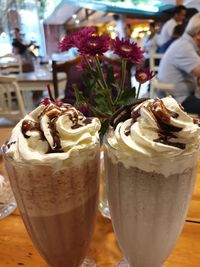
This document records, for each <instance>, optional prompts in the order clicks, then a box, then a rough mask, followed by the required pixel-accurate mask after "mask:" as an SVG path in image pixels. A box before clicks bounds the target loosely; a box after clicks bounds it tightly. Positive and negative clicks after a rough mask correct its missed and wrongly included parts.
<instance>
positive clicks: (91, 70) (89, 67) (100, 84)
mask: <svg viewBox="0 0 200 267" xmlns="http://www.w3.org/2000/svg"><path fill="white" fill-rule="evenodd" d="M83 59H84V61H85V63H86V65H87V68H88V70H89V72H91V73H93V72H94V69H93V67H92V66H91V64H90V62H89V60H88V59H87V58H86V56H83ZM94 78H95V81H96V82H97V83H98V85H99V87H100V88H101V89H102V90H103V91H105V89H104V85H103V84H102V82H101V80H100V79H97V78H96V77H95V76H94Z"/></svg>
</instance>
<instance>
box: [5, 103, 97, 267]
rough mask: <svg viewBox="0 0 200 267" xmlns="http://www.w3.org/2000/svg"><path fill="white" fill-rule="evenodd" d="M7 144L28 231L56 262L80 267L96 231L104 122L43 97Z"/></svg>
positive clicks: (14, 185)
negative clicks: (101, 126) (100, 149)
mask: <svg viewBox="0 0 200 267" xmlns="http://www.w3.org/2000/svg"><path fill="white" fill-rule="evenodd" d="M44 103H45V104H41V105H40V106H39V107H38V108H36V109H35V110H34V111H33V112H31V113H30V114H28V115H27V116H26V117H25V118H24V119H23V120H21V121H20V122H19V123H18V124H17V126H16V127H15V128H14V130H13V132H12V136H11V138H10V140H9V142H8V143H7V144H6V145H4V148H3V150H4V152H5V159H6V166H7V170H8V173H9V176H10V181H11V186H12V189H13V192H14V195H15V198H16V201H17V204H18V207H19V209H20V212H21V215H22V218H23V221H24V223H25V226H26V228H27V231H28V233H29V235H30V237H31V239H32V241H33V243H34V245H35V246H36V248H37V249H38V251H39V252H40V253H41V255H42V256H43V257H44V259H45V260H46V262H47V263H48V264H49V265H50V266H52V267H66V266H70V267H78V266H81V263H82V262H83V260H84V257H85V255H86V251H87V249H88V245H89V242H90V239H91V236H92V232H93V226H94V221H95V215H96V210H97V200H98V188H99V138H98V130H99V128H100V122H99V120H98V119H97V118H85V117H84V116H83V114H82V113H81V112H79V111H78V110H76V109H75V108H74V107H72V106H71V105H69V104H62V103H60V102H57V103H56V102H53V101H44Z"/></svg>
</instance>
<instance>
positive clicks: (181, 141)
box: [108, 97, 200, 169]
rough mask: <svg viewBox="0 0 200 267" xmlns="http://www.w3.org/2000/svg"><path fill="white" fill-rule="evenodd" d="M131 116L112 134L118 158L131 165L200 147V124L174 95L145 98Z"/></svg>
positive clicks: (117, 126) (126, 164)
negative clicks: (160, 97) (185, 110)
mask: <svg viewBox="0 0 200 267" xmlns="http://www.w3.org/2000/svg"><path fill="white" fill-rule="evenodd" d="M129 115H130V116H129V118H128V119H126V120H125V121H122V122H119V123H118V124H117V125H116V128H115V129H114V128H113V130H111V132H110V135H109V136H108V143H109V144H110V146H111V147H113V148H114V149H115V156H116V158H115V160H118V161H122V162H123V163H124V165H125V166H127V167H129V166H133V165H134V166H136V165H137V164H138V161H141V162H142V163H141V164H140V167H141V166H143V167H144V165H145V164H146V163H145V158H151V159H152V160H153V158H157V161H159V162H161V161H162V159H167V160H169V158H174V157H175V156H177V157H178V156H183V155H188V154H190V153H192V152H193V151H197V150H198V148H199V142H200V127H199V125H198V123H197V122H196V121H195V120H194V119H193V118H191V117H190V116H189V115H188V114H187V113H186V112H184V110H183V108H182V107H181V106H180V105H179V104H178V103H177V102H176V100H175V99H173V98H172V97H166V98H163V99H149V100H145V101H143V102H142V103H140V104H138V105H136V106H134V107H133V109H132V111H131V113H130V114H129ZM123 152H124V153H123ZM133 158H134V160H133ZM158 159H159V160H158ZM145 169H146V168H145Z"/></svg>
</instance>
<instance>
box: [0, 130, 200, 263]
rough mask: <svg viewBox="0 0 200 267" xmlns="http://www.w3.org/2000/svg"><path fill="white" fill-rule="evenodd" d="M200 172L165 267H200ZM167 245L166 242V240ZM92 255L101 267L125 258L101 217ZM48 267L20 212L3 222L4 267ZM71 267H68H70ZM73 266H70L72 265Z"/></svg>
mask: <svg viewBox="0 0 200 267" xmlns="http://www.w3.org/2000/svg"><path fill="white" fill-rule="evenodd" d="M10 131H11V129H8V128H7V129H6V128H0V145H2V143H3V142H4V141H5V140H6V139H8V137H9V135H10ZM199 177H200V169H199V172H198V179H197V183H196V187H195V191H194V194H193V200H192V202H191V206H190V211H189V214H188V219H189V220H192V221H193V222H186V223H185V225H184V229H183V232H182V234H181V236H180V238H179V240H178V242H177V244H176V247H175V249H174V250H173V252H172V253H171V255H170V257H169V258H168V259H167V261H166V263H165V267H200V253H199V252H200V190H199V189H200V180H199ZM163 242H164V240H163ZM88 256H90V257H91V258H93V259H94V260H95V261H96V262H97V263H98V265H99V267H113V266H114V264H115V263H116V261H118V260H120V259H121V258H122V254H121V252H120V250H119V248H118V245H117V242H116V239H115V235H114V233H113V229H112V225H111V222H110V220H109V219H106V218H103V217H102V216H101V215H100V214H98V215H97V221H96V227H95V232H94V235H93V239H92V241H91V244H90V249H89V251H88ZM19 266H27V267H47V264H46V263H45V262H44V260H43V259H42V258H41V256H40V255H39V253H38V252H37V251H36V249H35V248H34V246H33V244H32V242H31V240H30V239H29V237H28V234H27V232H26V230H25V228H24V225H23V222H22V219H21V216H20V215H19V212H18V210H16V212H15V213H13V214H12V215H10V216H8V217H7V218H5V219H3V220H1V221H0V267H19ZM66 267H68V266H66ZM69 267H70V266H69Z"/></svg>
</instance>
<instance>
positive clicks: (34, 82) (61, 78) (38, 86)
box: [16, 69, 67, 95]
mask: <svg viewBox="0 0 200 267" xmlns="http://www.w3.org/2000/svg"><path fill="white" fill-rule="evenodd" d="M16 78H17V81H18V83H19V86H20V89H21V90H22V91H36V90H37V91H44V90H46V89H47V84H49V85H50V86H51V88H52V89H54V86H53V76H52V72H50V71H47V70H45V69H44V70H42V69H41V71H38V72H27V73H21V74H18V75H16ZM66 78H67V77H66V73H58V88H59V89H60V90H61V89H64V88H65V84H66ZM52 91H53V90H52ZM53 95H55V93H54V91H53Z"/></svg>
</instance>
